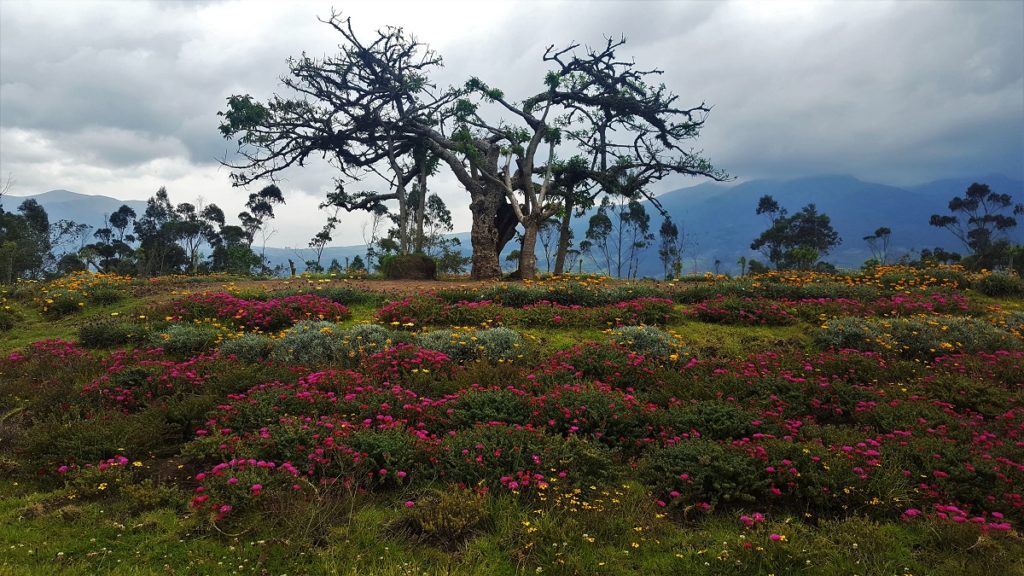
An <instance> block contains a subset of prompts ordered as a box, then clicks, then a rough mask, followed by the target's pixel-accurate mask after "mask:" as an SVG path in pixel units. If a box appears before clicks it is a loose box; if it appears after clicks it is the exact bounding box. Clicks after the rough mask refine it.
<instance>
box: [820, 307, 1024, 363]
mask: <svg viewBox="0 0 1024 576" xmlns="http://www.w3.org/2000/svg"><path fill="white" fill-rule="evenodd" d="M816 338H817V340H818V342H819V343H820V344H821V345H823V346H825V347H827V348H833V349H842V348H855V349H857V350H873V351H878V352H887V353H892V354H897V355H900V356H904V357H907V358H917V359H927V358H934V357H936V356H940V355H944V354H951V353H954V352H984V351H991V350H1019V349H1021V348H1022V347H1024V342H1021V341H1020V340H1019V339H1017V338H1014V337H1013V335H1011V334H1010V333H1008V332H1006V331H1004V330H1001V329H1000V328H997V327H996V326H993V325H992V324H990V323H988V322H985V321H983V320H979V319H976V318H957V317H940V318H929V319H919V318H891V319H888V318H886V319H874V318H839V319H836V320H830V321H829V322H828V323H827V324H826V325H825V327H824V328H822V329H821V330H819V331H818V333H817V336H816Z"/></svg>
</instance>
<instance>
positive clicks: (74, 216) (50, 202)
mask: <svg viewBox="0 0 1024 576" xmlns="http://www.w3.org/2000/svg"><path fill="white" fill-rule="evenodd" d="M30 198H34V199H35V200H36V202H39V204H40V205H42V207H43V208H45V209H46V214H47V215H48V216H49V217H50V222H56V221H57V220H74V221H75V222H78V223H80V224H88V225H90V226H92V227H93V229H96V228H102V227H103V225H104V224H103V223H104V220H105V219H106V217H107V216H108V215H110V214H112V213H114V212H116V211H117V209H118V208H120V207H121V205H122V204H127V205H128V206H130V207H131V208H132V209H133V210H135V213H136V214H138V215H140V216H141V215H142V213H143V212H145V211H146V202H145V201H144V200H118V199H117V198H111V197H109V196H91V195H88V194H79V193H77V192H70V191H68V190H50V191H49V192H43V193H42V194H36V195H34V196H9V195H8V196H4V199H3V207H4V210H8V211H14V210H17V208H18V205H20V204H21V203H22V202H23V201H25V200H28V199H30Z"/></svg>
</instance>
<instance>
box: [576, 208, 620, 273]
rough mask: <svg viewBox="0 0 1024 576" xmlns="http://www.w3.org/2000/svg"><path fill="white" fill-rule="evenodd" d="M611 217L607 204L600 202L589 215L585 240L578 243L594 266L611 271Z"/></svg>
mask: <svg viewBox="0 0 1024 576" xmlns="http://www.w3.org/2000/svg"><path fill="white" fill-rule="evenodd" d="M613 229H614V226H613V225H612V219H611V218H609V217H608V205H607V204H604V203H602V204H601V206H600V207H599V208H598V209H597V212H596V213H595V214H594V215H593V216H591V217H590V221H589V223H588V225H587V234H586V240H584V241H583V242H581V243H580V249H581V250H582V251H583V252H584V253H585V254H587V255H588V256H590V259H591V260H592V261H593V262H594V267H595V268H597V269H598V270H602V269H603V270H604V271H605V273H607V274H611V273H612V270H613V268H612V266H613V264H612V250H611V247H610V245H609V238H610V237H611V235H612V230H613Z"/></svg>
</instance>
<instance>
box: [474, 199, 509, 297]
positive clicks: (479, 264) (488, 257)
mask: <svg viewBox="0 0 1024 576" xmlns="http://www.w3.org/2000/svg"><path fill="white" fill-rule="evenodd" d="M471 198H472V200H471V202H470V204H469V209H470V212H472V214H473V227H472V228H471V229H470V233H469V237H470V243H471V245H472V246H473V264H472V266H473V267H472V270H471V272H470V276H471V277H472V278H473V279H474V280H493V279H498V278H501V263H500V261H499V260H498V228H497V226H496V225H495V218H496V216H497V214H498V204H499V201H500V199H501V198H502V196H501V195H497V194H494V193H493V192H489V191H487V190H485V191H483V192H480V193H475V194H472V195H471Z"/></svg>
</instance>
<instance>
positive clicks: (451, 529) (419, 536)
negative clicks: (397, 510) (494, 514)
mask: <svg viewBox="0 0 1024 576" xmlns="http://www.w3.org/2000/svg"><path fill="white" fill-rule="evenodd" d="M409 503H410V504H409V505H407V506H405V510H404V511H403V513H402V515H401V516H400V517H399V518H398V519H397V520H396V521H395V522H394V523H393V524H392V525H391V527H392V529H394V530H396V531H398V532H403V533H406V534H408V535H409V536H411V537H412V538H413V539H414V540H416V541H419V542H425V543H427V544H431V545H434V546H441V547H444V548H448V549H454V548H458V547H459V546H461V545H462V543H463V542H465V541H466V540H469V539H470V538H472V537H473V536H475V535H477V534H478V533H479V532H481V529H482V527H483V526H485V525H486V524H488V523H489V522H490V514H489V511H488V508H487V505H486V504H487V495H486V494H485V493H482V492H479V491H475V490H471V489H468V488H454V489H444V490H440V489H438V490H432V491H431V492H429V493H427V494H425V495H423V496H420V497H419V498H417V499H416V500H415V501H411V500H410V501H409Z"/></svg>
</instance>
